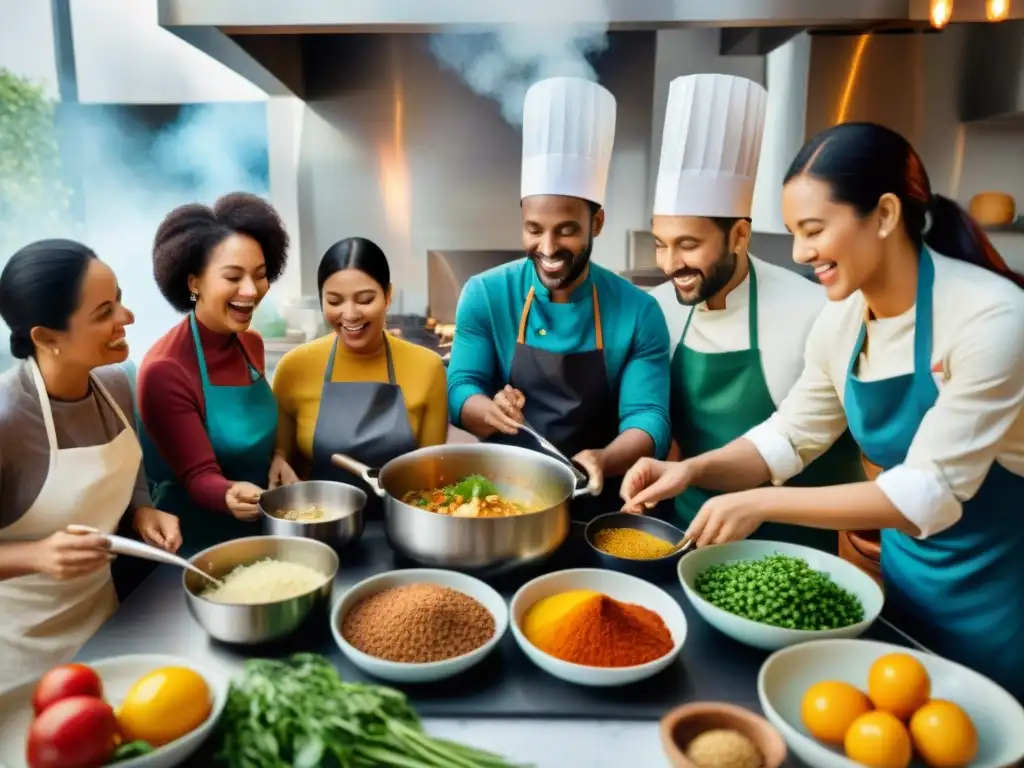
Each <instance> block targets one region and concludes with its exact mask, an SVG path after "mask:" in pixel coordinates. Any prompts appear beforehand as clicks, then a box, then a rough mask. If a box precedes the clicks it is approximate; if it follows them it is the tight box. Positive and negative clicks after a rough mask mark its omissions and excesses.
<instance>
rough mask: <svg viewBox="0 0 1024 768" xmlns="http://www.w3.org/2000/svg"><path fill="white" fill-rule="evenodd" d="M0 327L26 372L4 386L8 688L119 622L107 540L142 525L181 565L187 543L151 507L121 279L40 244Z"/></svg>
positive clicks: (15, 283) (27, 253)
mask: <svg viewBox="0 0 1024 768" xmlns="http://www.w3.org/2000/svg"><path fill="white" fill-rule="evenodd" d="M0 317H3V320H4V322H5V323H6V324H7V326H8V327H9V328H10V329H11V354H12V355H14V357H16V358H18V359H19V360H20V361H21V363H20V364H19V365H17V366H15V367H14V368H13V369H11V370H9V371H7V372H6V373H5V374H4V375H3V377H0V616H2V617H3V619H2V620H0V686H3V685H6V684H8V683H11V682H13V681H14V680H16V679H18V678H22V677H31V676H33V675H39V674H41V673H43V672H44V671H46V669H48V668H49V667H51V666H53V665H55V664H59V663H61V662H66V661H70V660H71V659H72V658H73V657H74V655H75V654H76V653H77V652H78V649H79V648H80V647H81V646H82V645H83V644H84V643H85V641H86V640H88V639H89V637H91V636H92V634H93V633H94V632H95V631H96V630H97V629H99V627H100V626H101V625H102V624H103V622H105V621H106V620H107V619H108V618H109V617H110V615H111V614H112V613H113V612H114V611H115V610H116V608H117V596H116V594H115V590H114V584H113V581H112V578H111V572H110V561H111V560H112V556H111V554H110V545H109V543H108V542H107V540H106V538H105V537H104V536H102V535H100V534H110V533H114V532H115V531H116V530H117V529H118V525H119V523H120V522H121V519H122V517H124V516H125V515H130V516H131V517H130V519H131V521H132V523H133V526H134V528H135V530H136V531H137V532H138V533H139V534H140V536H141V537H142V538H143V539H145V540H146V541H147V542H148V543H149V544H152V545H154V546H157V547H161V548H163V549H166V550H168V551H170V552H174V551H175V550H176V549H177V548H178V547H179V545H180V544H181V533H180V530H179V527H178V519H177V518H176V517H174V516H173V515H169V514H166V513H165V512H161V511H159V510H157V509H155V508H154V507H153V502H152V500H151V499H150V497H149V488H148V484H147V482H146V474H145V472H144V471H143V469H142V449H141V447H140V446H139V441H138V438H137V437H136V435H135V425H134V420H133V419H132V418H131V415H132V412H133V408H132V394H131V387H130V385H129V383H128V376H127V374H125V372H124V371H123V370H121V369H120V368H119V367H118V365H117V364H118V363H123V362H124V361H125V360H126V359H127V357H128V342H127V338H126V337H125V328H126V326H128V325H130V324H131V323H133V322H134V320H135V318H134V317H133V316H132V313H131V312H130V311H129V310H128V309H127V308H126V307H125V306H124V305H123V304H122V303H121V289H120V287H119V286H118V284H117V277H116V276H115V275H114V273H113V271H112V270H111V269H110V267H108V266H107V265H106V264H104V263H103V262H102V261H100V260H99V259H98V258H96V254H94V253H93V252H92V251H91V250H89V249H88V248H86V247H85V246H84V245H81V244H80V243H76V242H72V241H70V240H44V241H41V242H37V243H33V244H31V245H28V246H26V247H24V248H22V249H21V250H20V251H18V252H17V253H16V254H14V256H12V257H11V259H10V261H8V262H7V265H6V266H5V267H4V269H3V273H2V274H0ZM73 525H78V526H86V528H84V529H81V528H80V529H78V530H77V531H76V530H75V529H74V528H70V527H69V526H73ZM89 529H92V530H93V531H94V533H89V532H88V530H89ZM83 530H85V531H86V532H84V533H83V532H82V531H83Z"/></svg>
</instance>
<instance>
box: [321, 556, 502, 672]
mask: <svg viewBox="0 0 1024 768" xmlns="http://www.w3.org/2000/svg"><path fill="white" fill-rule="evenodd" d="M507 629H508V608H507V606H506V605H505V600H504V599H503V598H502V597H501V595H499V594H498V593H497V592H496V591H495V590H494V589H492V588H491V587H489V586H488V585H487V584H484V583H483V582H482V581H480V580H479V579H475V578H473V577H472V576H468V575H465V574H461V573H456V572H454V571H442V570H435V569H430V568H409V569H403V570H398V571H390V572H388V573H383V574H380V575H379V576H373V577H371V578H369V579H366V580H364V581H361V582H359V583H358V584H356V585H355V586H354V587H352V588H351V589H350V590H349V591H348V592H346V593H345V595H344V597H342V599H341V600H340V601H338V604H337V606H335V608H334V611H333V612H332V615H331V631H332V633H333V634H334V640H335V642H336V643H337V644H338V647H339V648H340V649H341V651H342V653H344V654H345V656H346V657H347V658H348V660H349V661H351V662H352V663H353V664H355V665H356V666H357V667H359V668H360V669H362V670H363V671H364V672H366V673H368V674H370V675H373V676H374V677H378V678H381V679H383V680H389V681H392V682H396V683H426V682H434V681H437V680H443V679H445V678H448V677H452V676H454V675H457V674H460V673H462V672H465V671H466V670H468V669H469V668H471V667H473V666H475V665H476V664H478V663H479V662H481V661H483V660H484V658H486V656H487V655H488V654H489V653H490V652H491V651H492V650H493V649H494V647H495V646H496V645H497V643H498V641H499V640H501V638H502V636H503V635H504V634H505V631H506V630H507Z"/></svg>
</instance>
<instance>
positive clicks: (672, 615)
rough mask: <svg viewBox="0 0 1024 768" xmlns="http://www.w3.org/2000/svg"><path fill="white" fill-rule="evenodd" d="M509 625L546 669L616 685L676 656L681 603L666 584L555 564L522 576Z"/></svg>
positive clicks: (682, 626)
mask: <svg viewBox="0 0 1024 768" xmlns="http://www.w3.org/2000/svg"><path fill="white" fill-rule="evenodd" d="M511 622H512V632H513V634H514V636H515V639H516V642H517V643H518V644H519V647H520V648H521V649H522V650H523V652H524V653H525V654H526V655H527V657H529V658H530V660H531V661H533V662H534V663H535V664H536V665H537V666H538V667H540V668H541V669H543V670H544V671H546V672H548V673H550V674H552V675H554V676H555V677H559V678H561V679H563V680H566V681H568V682H571V683H576V684H578V685H589V686H620V685H628V684H630V683H635V682H637V681H639V680H644V679H646V678H649V677H652V676H654V675H656V674H658V673H659V672H661V671H662V670H664V669H665V668H666V667H668V666H669V665H670V664H673V663H675V661H676V659H677V657H678V655H679V652H680V650H681V649H682V646H683V642H684V641H685V639H686V617H685V616H684V614H683V611H682V608H681V607H680V606H679V604H678V603H677V602H676V601H675V600H674V599H672V597H671V596H670V595H669V594H668V593H666V592H665V591H664V590H662V589H660V588H658V587H656V586H654V585H653V584H650V583H649V582H647V581H644V580H642V579H638V578H636V577H634V576H629V575H627V574H624V573H617V572H615V571H607V570H600V569H595V568H580V569H574V570H567V571H556V572H555V573H549V574H546V575H544V576H540V577H538V578H536V579H534V580H533V581H530V582H528V583H527V584H525V585H524V586H523V587H522V588H520V589H519V591H518V592H516V594H515V596H513V598H512V605H511Z"/></svg>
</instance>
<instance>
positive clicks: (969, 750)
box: [910, 699, 978, 768]
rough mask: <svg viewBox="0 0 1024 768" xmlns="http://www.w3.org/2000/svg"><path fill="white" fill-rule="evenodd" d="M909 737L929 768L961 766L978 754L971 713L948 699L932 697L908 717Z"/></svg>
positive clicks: (955, 767) (960, 767)
mask: <svg viewBox="0 0 1024 768" xmlns="http://www.w3.org/2000/svg"><path fill="white" fill-rule="evenodd" d="M910 738H911V739H912V740H913V742H914V747H915V748H916V749H917V752H918V754H920V755H921V757H922V758H924V761H925V762H926V763H928V765H929V766H930V767H931V768H964V766H967V765H970V764H971V761H973V760H974V757H975V755H977V754H978V732H977V730H975V728H974V723H973V722H971V718H970V716H968V714H967V713H966V712H964V711H963V710H962V709H960V707H958V706H957V705H956V704H954V703H953V702H951V701H943V700H942V699H933V700H932V701H929V702H928V703H927V704H925V705H924V706H923V707H921V708H920V709H919V710H917V712H915V713H914V716H913V717H912V718H910Z"/></svg>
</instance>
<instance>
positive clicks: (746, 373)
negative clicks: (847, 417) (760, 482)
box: [671, 262, 864, 553]
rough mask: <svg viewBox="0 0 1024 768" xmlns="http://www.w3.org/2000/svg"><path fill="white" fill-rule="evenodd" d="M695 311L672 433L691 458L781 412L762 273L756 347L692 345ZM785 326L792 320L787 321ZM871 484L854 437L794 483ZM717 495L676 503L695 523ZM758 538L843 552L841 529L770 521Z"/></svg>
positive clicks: (753, 311)
mask: <svg viewBox="0 0 1024 768" xmlns="http://www.w3.org/2000/svg"><path fill="white" fill-rule="evenodd" d="M695 312H696V308H694V309H693V310H691V312H690V316H689V317H688V318H687V319H686V325H685V326H684V328H683V335H682V337H681V338H680V339H679V344H678V346H677V347H676V350H675V354H674V355H673V356H672V405H671V408H672V436H673V437H674V438H675V441H676V442H677V443H678V444H679V447H680V448H681V449H682V452H683V456H684V457H687V456H697V455H699V454H702V453H705V452H707V451H713V450H715V449H717V448H721V447H722V446H723V445H726V444H727V443H730V442H732V441H733V440H735V439H736V438H738V437H741V436H742V435H744V434H745V433H746V432H748V431H749V430H750V429H753V428H754V427H756V426H757V425H758V424H760V423H762V422H763V421H765V420H766V419H768V417H769V416H771V415H772V414H773V413H775V410H776V407H775V402H774V401H773V400H772V396H771V392H770V391H769V389H768V384H767V382H766V381H765V378H764V371H763V370H762V367H761V350H760V346H759V344H758V333H757V275H756V274H755V273H754V264H753V263H752V262H751V263H750V307H749V310H748V312H749V314H748V323H749V327H750V348H749V349H744V350H737V351H735V352H717V353H704V352H696V351H694V350H692V349H688V348H687V347H686V344H685V341H686V333H687V331H688V330H689V329H690V321H691V320H693V315H694V313H695ZM780 322H784V320H783V319H782V318H780ZM863 479H864V470H863V467H862V465H861V462H860V452H859V450H858V448H857V445H856V443H854V441H853V439H852V438H851V437H850V434H849V432H845V433H844V434H843V436H842V437H841V438H840V439H839V440H838V441H837V442H836V444H835V445H833V446H832V448H830V449H829V450H828V451H827V452H826V453H825V454H824V455H823V456H821V457H820V458H819V459H817V460H816V461H815V462H814V463H813V464H811V465H810V466H808V467H807V468H806V469H805V470H804V471H803V472H802V473H801V474H800V475H798V476H797V477H795V478H793V480H791V481H790V482H789V483H788V484H789V485H802V486H824V485H836V484H840V483H850V482H857V481H859V480H863ZM716 495H718V492H717V491H708V490H705V489H703V488H696V487H690V488H687V489H686V490H685V491H684V492H683V493H681V494H680V495H679V496H677V497H676V498H675V509H676V514H677V515H678V516H679V517H680V518H681V520H682V521H683V523H684V524H686V525H688V524H689V523H690V522H691V521H692V520H693V518H694V517H695V516H696V515H697V512H699V511H700V508H701V507H702V506H703V505H704V502H706V501H707V500H708V499H710V498H711V497H712V496H716ZM752 538H758V539H768V540H771V541H784V542H791V543H794V544H803V545H805V546H810V547H815V548H816V549H822V550H825V551H827V552H833V553H834V552H836V551H837V550H838V546H839V539H838V535H837V534H836V532H835V531H828V530H824V529H819V528H805V527H803V526H793V525H783V524H778V523H765V524H764V525H762V526H761V527H760V528H758V529H757V531H756V533H755V534H754V536H753V537H752Z"/></svg>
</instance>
